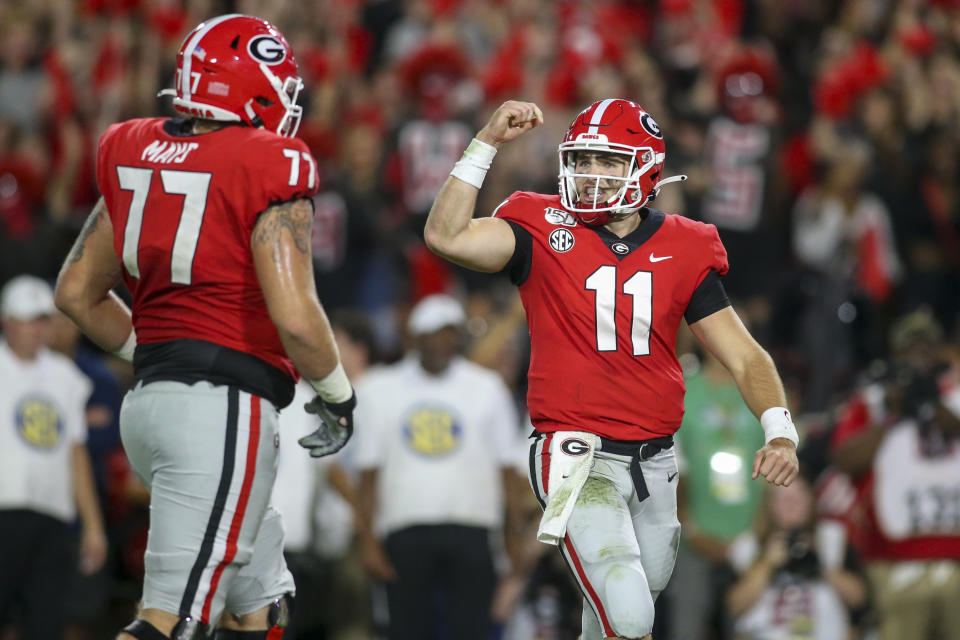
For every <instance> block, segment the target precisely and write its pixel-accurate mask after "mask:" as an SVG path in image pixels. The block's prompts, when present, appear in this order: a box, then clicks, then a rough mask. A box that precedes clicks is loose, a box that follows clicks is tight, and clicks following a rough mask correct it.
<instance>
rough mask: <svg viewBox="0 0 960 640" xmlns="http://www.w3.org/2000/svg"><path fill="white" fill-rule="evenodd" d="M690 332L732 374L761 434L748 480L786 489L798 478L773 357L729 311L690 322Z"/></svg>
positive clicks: (789, 424)
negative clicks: (761, 442) (763, 438)
mask: <svg viewBox="0 0 960 640" xmlns="http://www.w3.org/2000/svg"><path fill="white" fill-rule="evenodd" d="M690 330H691V331H692V332H693V335H695V336H696V337H697V339H698V340H699V341H700V342H701V343H702V344H703V346H705V347H706V348H707V349H708V350H709V351H710V353H712V354H713V355H714V356H716V358H717V359H718V360H719V361H720V362H722V363H723V365H724V366H725V367H726V368H727V369H728V370H729V371H730V373H731V374H732V375H733V379H734V380H735V381H736V383H737V387H738V388H739V389H740V395H742V396H743V400H744V401H745V402H746V403H747V406H748V407H749V408H750V410H751V411H752V412H753V414H754V415H755V416H757V417H758V418H759V419H760V423H761V424H762V425H763V428H764V431H765V432H766V434H767V444H766V445H764V447H763V448H762V449H760V450H759V451H757V454H756V456H755V457H754V461H753V477H754V478H756V477H757V476H758V475H760V476H763V477H765V478H766V479H767V480H768V481H769V482H771V483H773V484H782V485H789V484H790V483H791V482H793V479H794V478H795V477H796V476H797V474H798V473H799V464H798V462H797V450H796V430H795V429H794V427H793V423H792V421H791V419H790V416H789V413H787V412H786V409H785V407H786V404H787V400H786V394H785V393H784V391H783V383H782V382H781V381H780V376H779V374H778V373H777V368H776V366H775V365H774V364H773V358H771V357H770V354H768V353H767V352H766V351H765V350H764V349H763V347H761V346H760V345H759V344H758V343H757V341H756V340H754V339H753V336H751V335H750V332H748V331H747V329H746V327H744V326H743V323H742V322H741V321H740V317H739V316H737V314H736V312H735V311H734V310H733V307H726V308H724V309H721V310H720V311H717V312H716V313H713V314H711V315H709V316H707V317H705V318H703V319H701V320H699V321H697V322H694V323H693V324H692V325H690Z"/></svg>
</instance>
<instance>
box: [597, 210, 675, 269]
mask: <svg viewBox="0 0 960 640" xmlns="http://www.w3.org/2000/svg"><path fill="white" fill-rule="evenodd" d="M641 214H645V215H644V216H643V220H641V221H640V224H639V225H637V228H636V229H634V230H633V231H631V232H630V233H628V234H627V235H625V236H624V237H622V238H618V237H617V236H616V234H614V233H612V232H610V231H608V230H607V228H606V227H588V228H589V229H591V230H592V231H593V232H594V233H596V234H597V235H598V236H600V240H601V241H602V242H603V243H604V244H605V245H607V248H608V249H610V253H612V254H613V255H615V256H616V257H617V259H618V260H623V259H624V258H626V257H627V256H628V255H630V254H631V253H633V251H634V250H635V249H637V248H638V247H640V245H642V244H643V243H644V242H646V241H647V240H649V239H650V238H652V237H653V234H655V233H656V232H657V231H659V230H660V227H661V226H663V221H664V220H665V219H666V217H667V214H665V213H664V212H663V211H659V210H658V209H651V208H650V207H644V208H643V210H642V211H641ZM585 226H586V225H585Z"/></svg>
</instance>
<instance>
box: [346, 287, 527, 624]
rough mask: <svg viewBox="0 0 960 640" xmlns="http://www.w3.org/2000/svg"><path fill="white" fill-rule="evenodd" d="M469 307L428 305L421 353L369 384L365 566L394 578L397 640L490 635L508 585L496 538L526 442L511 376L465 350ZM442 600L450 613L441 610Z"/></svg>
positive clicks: (417, 327)
mask: <svg viewBox="0 0 960 640" xmlns="http://www.w3.org/2000/svg"><path fill="white" fill-rule="evenodd" d="M465 320H466V318H465V314H464V311H463V308H462V307H461V305H460V303H459V302H458V301H457V300H456V299H454V298H452V297H450V296H447V295H443V294H437V295H433V296H428V297H427V298H424V299H423V300H421V301H420V302H419V303H418V304H417V305H416V306H415V307H414V308H413V311H412V312H411V314H410V318H409V322H408V324H407V329H408V331H409V333H410V335H411V336H412V337H413V340H414V344H415V348H414V350H413V351H411V352H410V353H409V354H408V355H407V357H406V358H404V359H403V360H402V361H401V362H399V363H397V364H395V365H390V366H387V367H383V368H382V369H379V370H377V371H372V372H370V374H368V375H367V376H366V377H365V378H364V380H362V381H361V383H360V384H358V385H357V398H358V405H357V406H358V409H359V411H358V413H357V444H356V454H355V455H356V460H355V461H356V467H357V469H359V470H360V472H361V498H360V500H361V512H360V517H361V523H360V534H361V535H363V536H364V540H363V544H364V561H365V564H366V566H367V567H368V570H369V571H370V573H371V575H372V576H373V577H375V578H377V579H379V580H382V581H384V582H386V591H387V602H388V605H389V615H390V621H389V632H388V637H389V638H390V639H391V640H405V639H408V638H409V639H411V640H423V638H428V637H436V634H437V632H438V631H439V629H438V628H437V627H438V620H443V625H444V630H443V632H442V633H441V635H440V637H443V638H457V639H468V638H476V639H478V640H480V639H483V640H486V639H487V638H488V637H489V634H490V629H491V619H490V605H491V600H492V597H493V591H494V586H495V585H496V581H497V567H496V561H495V553H496V551H495V544H494V543H495V541H496V540H497V539H498V532H499V531H500V529H501V528H502V526H503V523H504V507H505V498H506V501H507V503H508V504H507V506H508V507H509V506H510V504H512V503H513V501H514V499H515V495H516V493H518V492H515V491H514V490H512V489H513V488H514V487H515V485H516V483H517V481H516V479H515V478H514V476H515V471H514V470H513V468H512V467H513V465H514V461H515V460H516V458H517V456H518V450H519V449H520V448H521V446H522V444H521V443H520V442H519V438H518V432H517V424H518V423H517V416H516V409H515V408H514V405H513V400H512V398H511V397H510V393H509V391H508V390H507V388H506V386H505V385H504V384H503V382H502V381H501V379H500V378H499V376H497V375H496V374H495V373H493V372H492V371H488V370H486V369H484V368H482V367H479V366H477V365H475V364H472V363H470V362H468V361H466V360H464V359H463V358H462V357H460V356H458V355H457V353H458V352H459V351H460V346H461V344H460V343H461V341H462V330H463V324H464V321H465ZM438 604H439V605H440V607H439V609H438V607H437V605H438Z"/></svg>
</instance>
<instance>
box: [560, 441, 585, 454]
mask: <svg viewBox="0 0 960 640" xmlns="http://www.w3.org/2000/svg"><path fill="white" fill-rule="evenodd" d="M560 451H563V452H564V453H565V454H567V455H568V456H582V455H584V454H586V453H587V452H589V451H590V445H589V444H587V443H586V442H584V441H583V440H581V439H580V438H567V439H566V440H564V441H563V442H561V443H560Z"/></svg>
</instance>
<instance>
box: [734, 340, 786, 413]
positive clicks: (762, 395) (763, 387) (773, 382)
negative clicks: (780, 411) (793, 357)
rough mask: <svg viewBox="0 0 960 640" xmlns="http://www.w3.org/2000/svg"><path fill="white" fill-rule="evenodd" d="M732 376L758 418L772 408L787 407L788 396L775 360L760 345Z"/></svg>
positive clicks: (744, 399) (748, 405)
mask: <svg viewBox="0 0 960 640" xmlns="http://www.w3.org/2000/svg"><path fill="white" fill-rule="evenodd" d="M731 374H732V375H733V379H734V380H735V381H736V383H737V388H738V389H740V395H741V396H743V401H744V402H746V403H747V407H749V409H750V411H752V412H753V414H754V415H755V416H757V418H759V417H760V416H761V415H762V414H763V412H764V411H766V410H767V409H769V408H770V407H785V406H787V396H786V393H785V392H784V390H783V383H782V382H781V381H780V374H778V373H777V367H776V365H774V363H773V358H771V357H770V354H768V353H767V352H766V351H765V350H764V349H763V348H762V347H760V346H759V345H757V346H756V347H755V348H754V349H753V350H752V351H751V352H750V353H748V354H747V355H746V357H745V358H744V360H743V365H742V366H740V367H737V368H736V369H735V370H732V371H731Z"/></svg>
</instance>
